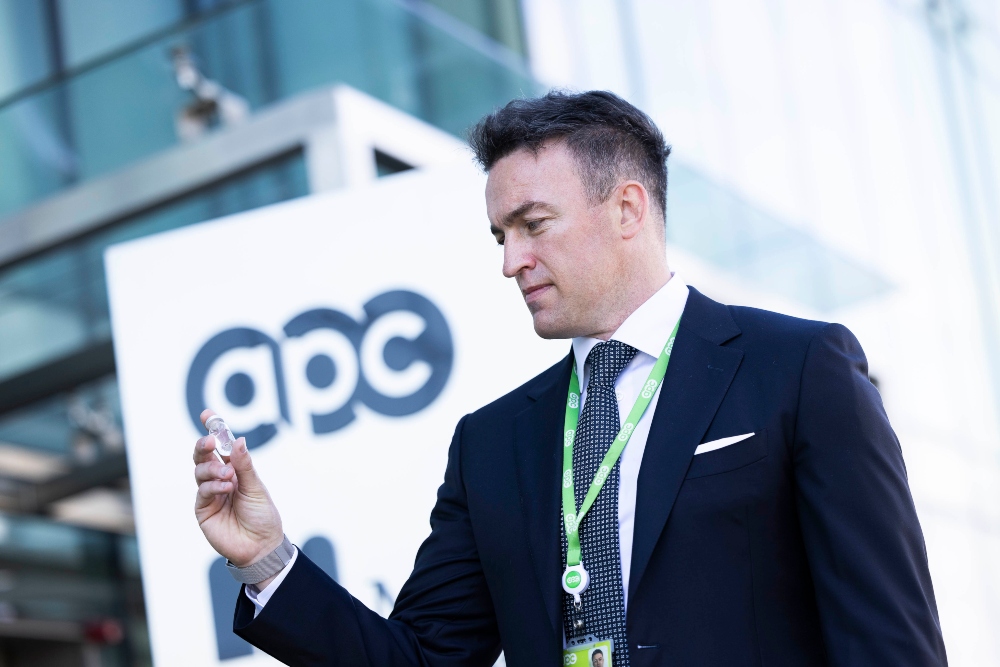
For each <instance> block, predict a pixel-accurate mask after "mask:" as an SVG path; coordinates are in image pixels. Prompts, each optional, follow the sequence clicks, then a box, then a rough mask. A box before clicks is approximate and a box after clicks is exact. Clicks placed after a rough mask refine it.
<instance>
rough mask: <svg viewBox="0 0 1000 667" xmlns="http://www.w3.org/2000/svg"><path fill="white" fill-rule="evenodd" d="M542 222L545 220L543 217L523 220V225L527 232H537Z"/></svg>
mask: <svg viewBox="0 0 1000 667" xmlns="http://www.w3.org/2000/svg"><path fill="white" fill-rule="evenodd" d="M543 222H545V220H544V219H538V220H525V222H524V227H525V229H527V230H528V231H529V232H537V231H538V230H539V229H540V228H541V226H542V223H543Z"/></svg>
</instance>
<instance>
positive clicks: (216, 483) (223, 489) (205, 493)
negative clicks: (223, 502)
mask: <svg viewBox="0 0 1000 667" xmlns="http://www.w3.org/2000/svg"><path fill="white" fill-rule="evenodd" d="M234 488H235V486H234V485H233V483H232V482H229V481H226V480H220V479H216V480H212V481H210V482H205V483H204V484H201V485H199V486H198V505H199V506H203V505H207V504H209V503H211V502H212V501H213V500H215V499H216V498H217V497H219V496H224V495H226V494H228V493H231V492H232V490H233V489H234Z"/></svg>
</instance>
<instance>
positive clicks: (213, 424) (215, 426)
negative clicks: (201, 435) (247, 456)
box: [205, 415, 236, 456]
mask: <svg viewBox="0 0 1000 667" xmlns="http://www.w3.org/2000/svg"><path fill="white" fill-rule="evenodd" d="M205 428H207V429H208V434H209V435H214V436H215V450H216V451H217V452H219V453H220V454H222V455H223V456H229V455H230V454H232V453H233V446H234V445H235V444H236V438H234V437H233V432H232V431H230V430H229V427H228V426H226V422H224V421H223V420H222V417H220V416H219V415H212V416H211V417H209V418H208V421H207V422H205Z"/></svg>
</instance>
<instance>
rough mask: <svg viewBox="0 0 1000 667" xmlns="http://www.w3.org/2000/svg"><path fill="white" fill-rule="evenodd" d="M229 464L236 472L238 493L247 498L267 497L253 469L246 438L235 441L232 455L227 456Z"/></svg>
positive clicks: (265, 490)
mask: <svg viewBox="0 0 1000 667" xmlns="http://www.w3.org/2000/svg"><path fill="white" fill-rule="evenodd" d="M229 463H231V464H232V466H233V469H234V470H235V471H236V479H237V480H238V481H239V485H240V492H241V493H243V494H245V495H248V496H267V489H265V488H264V483H263V482H261V481H260V477H258V476H257V470H256V469H255V468H254V467H253V459H251V458H250V450H249V449H247V441H246V438H239V439H237V440H236V446H235V447H233V451H232V454H230V455H229Z"/></svg>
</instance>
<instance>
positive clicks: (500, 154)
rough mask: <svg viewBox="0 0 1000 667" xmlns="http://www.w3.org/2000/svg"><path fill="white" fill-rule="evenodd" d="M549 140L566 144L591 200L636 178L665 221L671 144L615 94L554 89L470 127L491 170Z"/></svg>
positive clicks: (515, 102) (598, 199)
mask: <svg viewBox="0 0 1000 667" xmlns="http://www.w3.org/2000/svg"><path fill="white" fill-rule="evenodd" d="M550 139H559V140H562V141H565V142H566V145H567V147H568V148H569V149H570V151H571V152H572V153H573V155H574V157H575V158H576V161H577V165H578V167H579V170H580V178H581V179H582V180H583V183H584V186H585V187H586V188H587V194H588V195H589V196H590V197H591V200H592V201H595V202H603V201H606V200H607V198H608V197H610V196H611V191H612V190H613V189H614V188H615V186H617V185H618V184H619V183H621V182H622V181H623V180H626V179H635V180H637V181H639V182H640V183H642V184H643V185H644V186H645V187H646V190H647V191H649V193H650V196H651V197H652V199H653V202H654V205H655V206H656V207H657V208H659V210H660V212H661V213H663V216H664V220H666V213H667V157H668V156H669V155H670V146H668V145H667V144H666V142H665V141H664V140H663V134H662V133H661V132H660V130H659V128H657V127H656V124H655V123H653V121H652V120H651V119H650V117H649V116H647V115H646V114H645V113H643V112H642V111H640V110H639V109H637V108H636V107H634V106H632V105H631V104H629V103H628V102H626V101H625V100H623V99H622V98H620V97H618V96H617V95H615V94H614V93H611V92H608V91H606V90H593V91H590V92H586V93H569V92H565V91H561V90H551V91H549V92H548V93H547V94H546V95H543V96H542V97H535V98H529V99H517V100H511V101H510V102H508V103H507V105H506V106H505V107H503V108H502V109H497V110H496V111H494V112H493V113H491V114H489V115H487V116H485V117H484V118H483V119H482V120H480V121H479V122H478V123H476V125H475V126H474V127H473V128H472V129H471V130H470V131H469V145H470V146H471V147H472V150H473V152H475V154H476V160H477V161H478V162H479V164H480V166H481V167H482V168H483V169H484V170H485V171H487V172H489V170H490V169H492V168H493V165H494V164H496V163H497V161H498V160H500V159H501V158H504V157H506V156H508V155H510V154H511V153H513V152H515V151H517V150H519V149H522V148H526V149H528V150H529V151H531V152H532V153H536V152H537V151H538V150H539V149H540V148H541V147H542V144H544V143H545V142H546V141H549V140H550Z"/></svg>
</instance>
